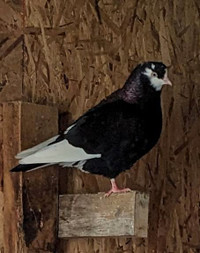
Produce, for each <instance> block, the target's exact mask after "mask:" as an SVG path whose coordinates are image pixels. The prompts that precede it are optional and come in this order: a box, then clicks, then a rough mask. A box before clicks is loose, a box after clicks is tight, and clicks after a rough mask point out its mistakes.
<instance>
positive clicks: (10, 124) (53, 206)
mask: <svg viewBox="0 0 200 253" xmlns="http://www.w3.org/2000/svg"><path fill="white" fill-rule="evenodd" d="M2 107H3V124H2V126H3V145H2V146H3V177H2V178H3V194H4V201H3V202H4V212H3V216H4V231H3V232H4V233H3V238H4V240H3V250H4V252H8V253H9V252H11V253H13V252H16V253H23V252H35V251H37V250H43V251H46V252H54V250H55V240H56V236H55V235H56V214H57V195H58V194H57V188H58V181H57V180H58V177H57V170H56V169H53V168H50V169H48V168H46V169H43V170H39V171H34V172H29V173H24V174H22V173H12V174H11V173H10V169H11V168H12V167H13V166H15V165H16V164H17V161H16V159H15V158H14V157H15V155H16V154H17V153H18V152H19V151H20V150H21V149H23V148H24V147H26V148H28V147H30V146H32V145H34V144H37V143H39V142H40V141H43V140H44V139H47V138H49V137H51V136H52V135H54V134H56V132H57V110H56V108H53V107H49V106H42V105H35V104H28V103H21V102H10V103H3V106H2ZM45 126H47V127H46V128H45ZM0 214H1V212H0Z"/></svg>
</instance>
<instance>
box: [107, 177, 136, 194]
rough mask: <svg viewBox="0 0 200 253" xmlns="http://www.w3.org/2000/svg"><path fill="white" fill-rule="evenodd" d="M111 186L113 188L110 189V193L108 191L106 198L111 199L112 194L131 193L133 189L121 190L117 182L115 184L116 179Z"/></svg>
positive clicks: (112, 180)
mask: <svg viewBox="0 0 200 253" xmlns="http://www.w3.org/2000/svg"><path fill="white" fill-rule="evenodd" d="M110 181H111V185H112V188H111V189H110V191H108V192H107V193H106V194H105V195H104V196H105V197H109V196H110V195H111V194H112V193H122V192H130V191H131V189H130V188H123V189H119V188H118V186H117V184H116V182H115V179H113V178H112V179H111V180H110Z"/></svg>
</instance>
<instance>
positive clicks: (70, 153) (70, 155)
mask: <svg viewBox="0 0 200 253" xmlns="http://www.w3.org/2000/svg"><path fill="white" fill-rule="evenodd" d="M99 157H101V154H87V153H86V152H85V151H84V150H83V149H82V148H78V147H74V146H72V145H71V144H70V143H69V142H68V141H67V140H63V141H60V142H58V143H55V144H53V145H50V146H47V147H45V148H43V149H41V150H39V151H38V152H36V153H34V154H32V155H30V156H27V157H25V158H23V159H21V160H20V162H19V163H20V164H31V163H73V162H76V161H82V160H88V159H92V158H99Z"/></svg>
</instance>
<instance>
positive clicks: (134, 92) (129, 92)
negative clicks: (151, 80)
mask: <svg viewBox="0 0 200 253" xmlns="http://www.w3.org/2000/svg"><path fill="white" fill-rule="evenodd" d="M160 93H161V92H160V91H155V89H154V88H152V87H151V86H150V85H141V84H140V85H138V83H136V82H134V81H132V82H128V83H126V84H125V85H124V87H123V88H122V94H121V97H122V99H123V100H124V101H125V102H127V103H130V104H134V103H138V102H139V101H140V100H141V99H142V101H143V102H148V101H151V100H154V99H156V98H157V97H158V98H159V97H160Z"/></svg>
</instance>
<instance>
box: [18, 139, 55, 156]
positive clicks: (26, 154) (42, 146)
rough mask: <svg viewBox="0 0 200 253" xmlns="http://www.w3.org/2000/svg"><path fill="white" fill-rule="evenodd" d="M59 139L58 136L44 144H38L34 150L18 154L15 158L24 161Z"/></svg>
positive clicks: (30, 149)
mask: <svg viewBox="0 0 200 253" xmlns="http://www.w3.org/2000/svg"><path fill="white" fill-rule="evenodd" d="M57 138H58V135H57V136H54V137H52V138H51V139H48V140H46V141H44V142H42V143H40V144H38V145H36V146H34V147H32V148H29V149H26V150H24V151H22V152H20V153H18V154H17V155H16V156H15V158H17V159H22V158H24V157H26V156H29V155H32V154H34V153H35V152H37V151H39V150H41V149H43V148H44V147H46V146H48V145H49V144H50V143H51V142H54V141H55V140H56V139H57Z"/></svg>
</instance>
